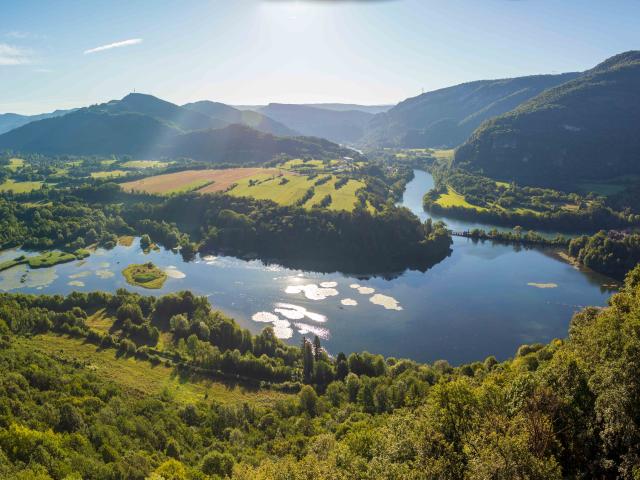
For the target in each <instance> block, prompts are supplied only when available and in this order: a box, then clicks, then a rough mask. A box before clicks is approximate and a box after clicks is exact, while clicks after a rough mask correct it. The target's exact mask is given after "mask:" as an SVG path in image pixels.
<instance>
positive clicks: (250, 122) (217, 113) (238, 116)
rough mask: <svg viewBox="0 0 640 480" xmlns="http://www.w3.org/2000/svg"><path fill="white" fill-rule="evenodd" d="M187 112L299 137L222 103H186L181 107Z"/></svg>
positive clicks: (266, 119)
mask: <svg viewBox="0 0 640 480" xmlns="http://www.w3.org/2000/svg"><path fill="white" fill-rule="evenodd" d="M183 107H184V108H186V109H188V110H193V111H195V112H200V113H203V114H205V115H208V116H210V117H213V118H218V119H221V120H224V121H225V122H227V123H229V124H231V123H238V124H241V125H247V126H249V127H252V128H255V129H256V130H259V131H261V132H265V133H271V134H273V135H279V136H283V137H294V136H297V135H300V133H299V132H297V131H296V130H294V129H291V128H289V127H287V126H285V125H283V124H282V123H280V122H277V121H275V120H273V119H272V118H269V117H267V116H266V115H263V114H261V113H258V112H254V111H253V110H238V109H237V108H234V107H231V106H229V105H227V104H224V103H219V102H211V101H209V100H202V101H199V102H193V103H187V104H185V105H183Z"/></svg>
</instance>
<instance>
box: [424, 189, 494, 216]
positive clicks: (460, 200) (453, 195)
mask: <svg viewBox="0 0 640 480" xmlns="http://www.w3.org/2000/svg"><path fill="white" fill-rule="evenodd" d="M436 203H437V204H438V205H440V206H442V207H445V208H450V207H463V208H470V209H473V210H478V211H483V210H486V208H484V207H479V206H477V205H473V204H471V203H469V202H467V200H466V199H465V198H464V195H460V194H459V193H458V192H456V191H455V190H454V189H453V188H451V187H447V193H444V194H442V195H440V196H439V197H438V200H436Z"/></svg>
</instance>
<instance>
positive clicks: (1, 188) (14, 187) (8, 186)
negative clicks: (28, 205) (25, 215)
mask: <svg viewBox="0 0 640 480" xmlns="http://www.w3.org/2000/svg"><path fill="white" fill-rule="evenodd" d="M42 184H43V182H16V181H14V180H7V181H6V182H4V183H0V192H8V191H12V192H13V193H27V192H31V191H33V190H38V189H39V188H40V187H42Z"/></svg>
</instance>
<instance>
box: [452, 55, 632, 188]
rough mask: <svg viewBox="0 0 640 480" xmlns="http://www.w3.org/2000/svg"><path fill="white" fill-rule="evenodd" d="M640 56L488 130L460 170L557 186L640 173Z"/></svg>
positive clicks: (460, 156) (462, 154)
mask: <svg viewBox="0 0 640 480" xmlns="http://www.w3.org/2000/svg"><path fill="white" fill-rule="evenodd" d="M638 152H640V52H639V51H631V52H626V53H623V54H620V55H616V56H615V57H612V58H610V59H608V60H607V61H605V62H603V63H601V64H600V65H598V66H597V67H595V68H593V69H592V70H588V71H587V72H585V73H584V74H582V75H581V76H580V77H578V78H576V79H575V80H573V81H571V82H568V83H566V84H564V85H561V86H558V87H556V88H552V89H550V90H547V91H545V92H543V93H542V94H540V95H539V96H537V97H535V98H533V99H532V100H530V101H529V102H527V103H525V104H523V105H521V106H520V107H518V108H517V109H515V110H513V111H511V112H509V113H506V114H504V115H502V116H499V117H497V118H494V119H492V120H489V121H487V122H485V123H484V124H482V125H481V126H480V127H479V128H478V129H477V130H476V132H475V133H474V134H473V136H472V137H471V138H470V139H469V140H468V141H467V142H466V143H465V144H464V145H462V146H461V147H460V148H459V149H458V150H457V152H456V157H455V164H457V165H459V166H463V167H466V168H469V169H472V170H477V171H482V172H483V173H484V174H486V175H489V176H493V177H495V178H500V179H506V180H511V179H515V180H518V181H520V182H524V183H532V184H550V183H559V182H565V183H566V182H571V183H573V182H575V181H576V180H579V179H594V180H601V179H603V178H611V177H617V176H620V175H629V174H638V173H639V172H640V162H639V161H638V160H639V158H640V157H639V153H638Z"/></svg>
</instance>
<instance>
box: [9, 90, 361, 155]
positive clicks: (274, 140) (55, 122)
mask: <svg viewBox="0 0 640 480" xmlns="http://www.w3.org/2000/svg"><path fill="white" fill-rule="evenodd" d="M273 123H276V122H273ZM256 126H259V125H256ZM282 128H286V127H282ZM0 149H11V150H14V151H21V152H28V153H31V152H33V153H45V154H74V155H90V154H101V155H110V154H130V155H136V156H141V157H143V158H144V157H150V156H172V157H190V158H194V159H197V160H203V161H209V162H229V163H238V164H240V163H254V162H265V161H268V160H271V159H272V158H273V157H274V156H276V155H280V154H285V155H290V156H294V157H299V156H302V155H306V154H309V155H314V156H315V157H316V158H328V157H331V158H336V157H340V156H345V155H350V156H353V155H354V152H353V151H351V150H346V149H342V148H341V147H339V146H338V145H336V144H335V143H332V142H329V141H326V140H322V139H318V138H302V137H295V138H283V137H276V136H273V135H270V134H266V133H263V132H260V131H258V130H257V129H254V128H251V127H249V126H243V125H238V124H229V122H227V121H226V120H221V119H219V118H213V117H210V116H208V115H205V114H204V113H201V112H198V111H194V110H190V109H187V108H183V107H179V106H177V105H174V104H172V103H170V102H165V101H163V100H160V99H158V98H156V97H152V96H150V95H141V94H131V95H128V96H127V97H125V98H123V99H122V100H118V101H112V102H108V103H106V104H101V105H95V106H92V107H88V108H83V109H80V110H77V111H75V112H72V113H69V114H67V115H64V116H61V117H57V118H49V119H46V120H41V121H37V122H32V123H29V124H27V125H24V126H22V127H20V128H17V129H15V130H12V131H10V132H7V133H5V134H4V135H0Z"/></svg>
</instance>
